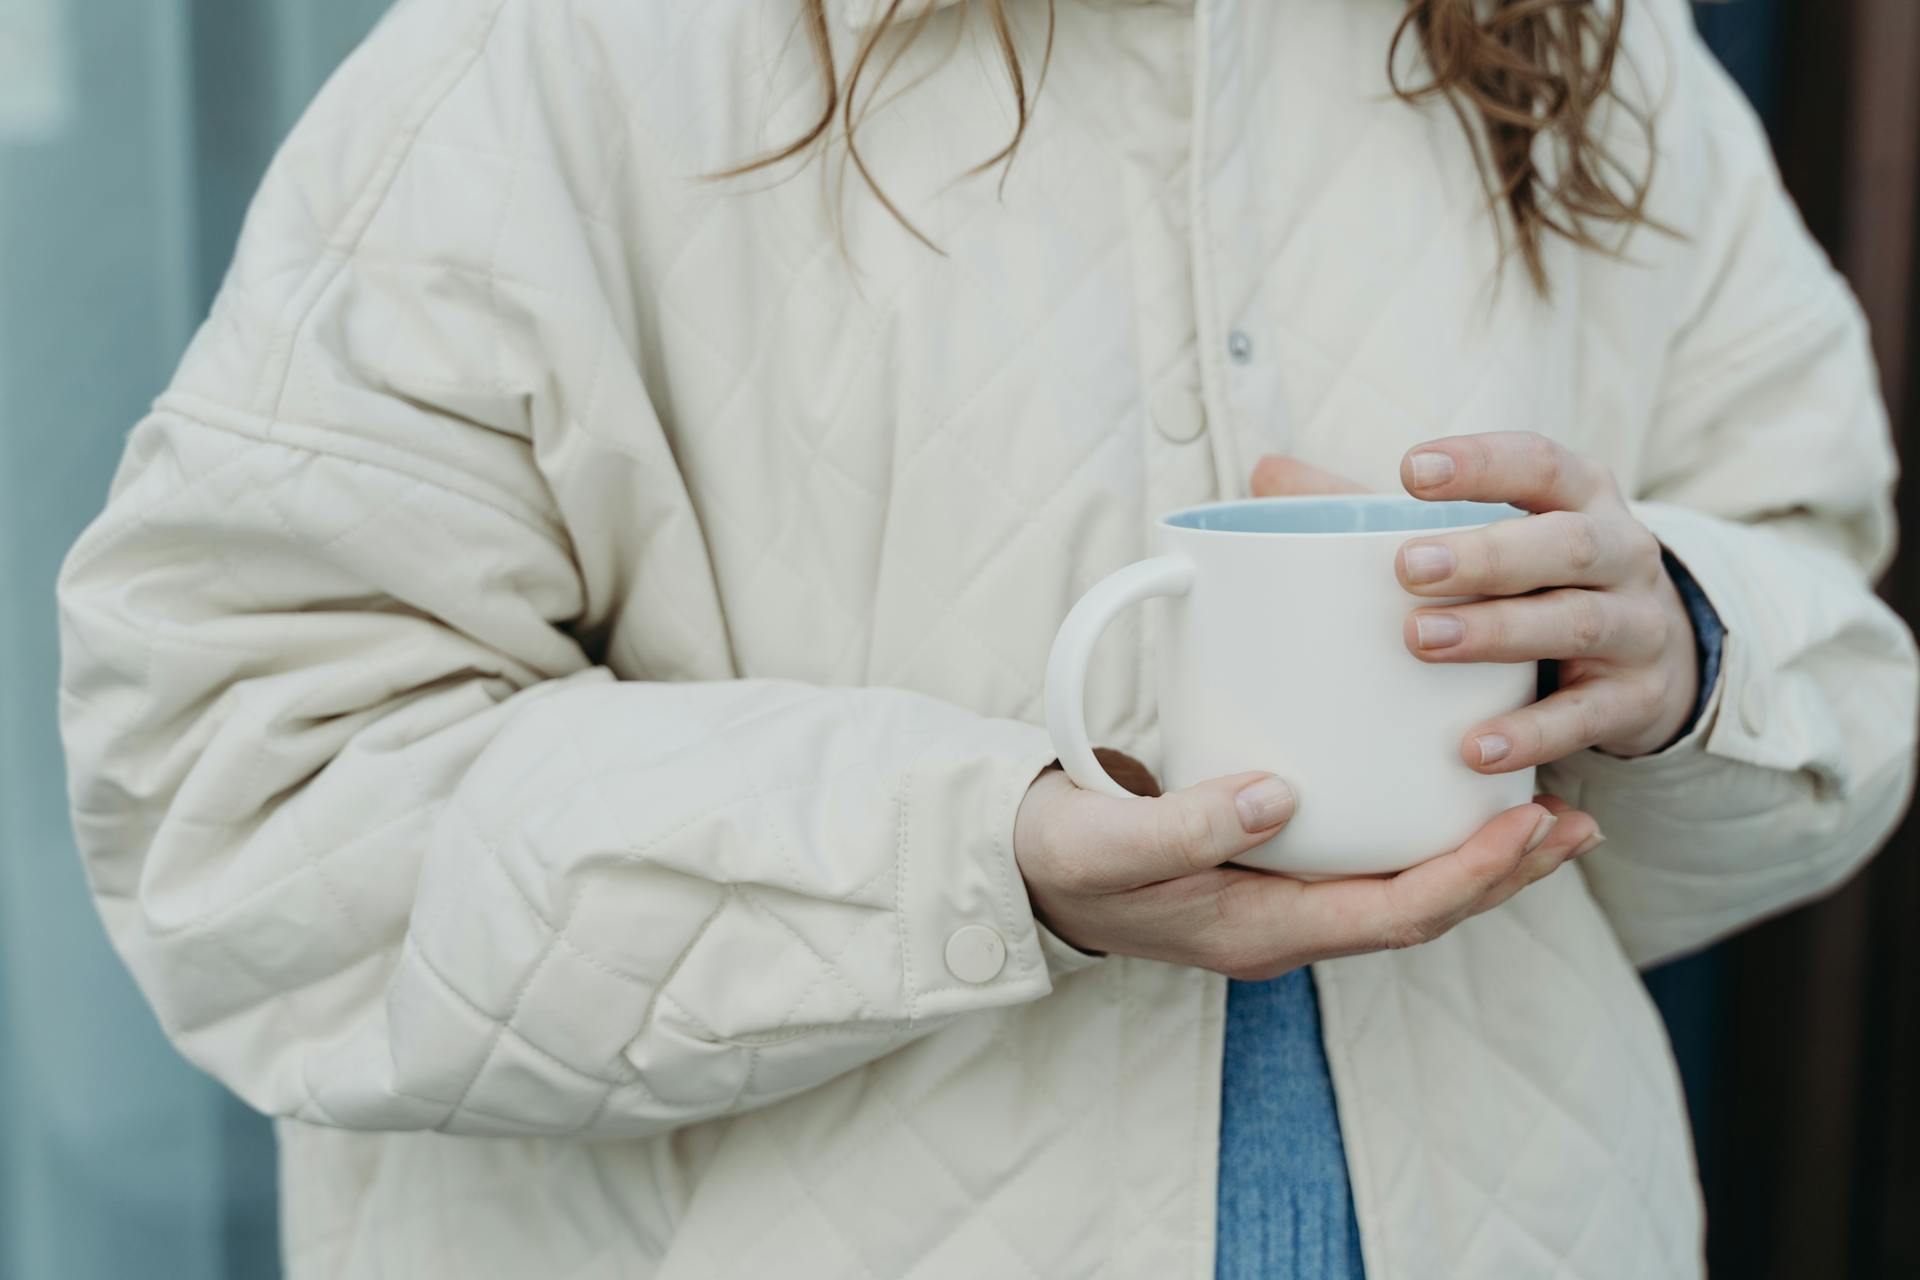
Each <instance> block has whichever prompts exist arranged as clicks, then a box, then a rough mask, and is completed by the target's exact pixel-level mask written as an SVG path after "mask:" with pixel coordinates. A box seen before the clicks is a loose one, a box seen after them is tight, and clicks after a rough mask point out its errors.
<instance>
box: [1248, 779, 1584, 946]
mask: <svg viewBox="0 0 1920 1280" xmlns="http://www.w3.org/2000/svg"><path fill="white" fill-rule="evenodd" d="M1557 827H1558V821H1557V820H1556V818H1555V816H1554V815H1553V814H1552V813H1550V812H1548V811H1547V810H1546V809H1545V808H1544V807H1542V806H1541V805H1537V804H1525V805H1520V806H1519V807H1518V808H1514V809H1509V810H1507V811H1506V812H1505V813H1502V814H1500V815H1499V816H1498V817H1496V818H1494V819H1493V820H1492V821H1491V822H1489V823H1487V824H1486V825H1485V826H1483V827H1482V828H1480V830H1479V831H1477V832H1475V833H1474V835H1473V836H1472V837H1471V838H1470V839H1469V840H1468V841H1467V842H1466V843H1465V844H1463V845H1461V846H1460V847H1459V848H1458V849H1456V850H1454V851H1453V852H1452V853H1447V854H1442V855H1441V856H1439V857H1437V858H1433V859H1430V860H1429V861H1427V862H1423V863H1421V864H1420V865H1419V866H1417V867H1413V868H1411V869H1409V870H1407V871H1402V872H1401V873H1400V874H1399V875H1396V876H1392V877H1387V878H1378V879H1351V880H1327V881H1321V882H1318V883H1313V884H1304V885H1303V884H1300V883H1298V882H1296V881H1290V880H1286V879H1285V878H1284V877H1266V882H1263V881H1257V880H1253V881H1241V882H1237V883H1235V884H1234V885H1232V886H1231V889H1230V892H1231V893H1232V895H1234V898H1235V899H1236V901H1235V902H1234V904H1233V905H1234V909H1233V910H1232V911H1231V912H1229V913H1225V914H1227V915H1228V916H1229V918H1230V919H1231V920H1232V921H1233V922H1234V927H1235V929H1236V931H1243V932H1246V933H1248V934H1250V935H1251V936H1253V937H1255V938H1265V939H1268V940H1269V941H1268V943H1267V944H1266V945H1267V947H1268V949H1269V950H1268V951H1267V952H1262V951H1260V950H1259V947H1258V946H1257V945H1256V946H1248V945H1246V943H1245V942H1244V940H1243V939H1240V938H1235V937H1229V938H1227V939H1225V941H1224V945H1225V947H1226V949H1227V952H1228V954H1229V955H1233V956H1242V955H1244V957H1245V959H1244V960H1243V961H1241V962H1240V967H1242V968H1249V969H1258V968H1260V967H1261V966H1262V965H1263V964H1276V963H1284V962H1285V961H1286V960H1287V958H1288V957H1289V956H1294V955H1297V954H1305V955H1309V956H1312V957H1316V958H1318V957H1330V956H1341V955H1356V954H1359V953H1361V952H1365V951H1378V950H1382V949H1384V948H1389V947H1402V946H1412V945H1414V944H1415V943H1418V942H1423V941H1426V940H1428V939H1431V938H1435V937H1438V936H1439V935H1440V934H1441V933H1444V932H1445V931H1446V930H1447V929H1448V928H1450V927H1452V925H1453V923H1454V922H1456V921H1459V920H1462V919H1465V918H1466V916H1467V915H1469V914H1470V913H1471V912H1472V909H1473V904H1474V903H1476V902H1477V901H1479V900H1480V899H1481V898H1482V897H1484V896H1485V895H1486V894H1488V893H1491V892H1493V891H1494V889H1495V888H1496V887H1497V886H1499V885H1500V884H1501V882H1503V881H1504V880H1505V879H1506V878H1507V877H1508V876H1510V875H1512V874H1513V872H1514V870H1515V869H1516V868H1517V867H1519V865H1520V861H1521V859H1522V858H1523V857H1525V856H1526V854H1527V852H1528V851H1529V850H1530V849H1533V848H1538V847H1539V846H1540V845H1542V844H1544V843H1546V842H1547V841H1548V840H1549V839H1551V838H1552V836H1553V833H1554V831H1555V829H1556V828H1557ZM1269 882H1270V883H1269ZM1293 963H1299V961H1298V960H1297V959H1296V960H1294V961H1293Z"/></svg>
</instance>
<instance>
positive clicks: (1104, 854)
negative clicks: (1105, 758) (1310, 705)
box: [1014, 768, 1602, 981]
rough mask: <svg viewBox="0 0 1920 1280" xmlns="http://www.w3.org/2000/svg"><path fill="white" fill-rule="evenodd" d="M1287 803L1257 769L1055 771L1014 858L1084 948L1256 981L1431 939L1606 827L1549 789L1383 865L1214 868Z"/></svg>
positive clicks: (1275, 820)
mask: <svg viewBox="0 0 1920 1280" xmlns="http://www.w3.org/2000/svg"><path fill="white" fill-rule="evenodd" d="M1293 811H1294V798H1293V793H1292V792H1291V791H1290V790H1289V789H1288V788H1287V785H1286V783H1284V782H1282V781H1281V780H1280V779H1279V778H1276V777H1274V776H1273V775H1272V774H1267V773H1242V774H1236V775H1234V776H1232V777H1227V778H1215V779H1214V780H1212V781H1210V782H1202V783H1199V784H1197V785H1195V786H1191V787H1187V788H1186V789H1184V790H1181V791H1175V792H1171V793H1169V794H1167V795H1160V796H1153V797H1132V798H1127V799H1120V798H1118V797H1115V796H1107V795H1101V794H1099V793H1097V792H1093V791H1083V790H1081V789H1080V788H1079V787H1076V786H1075V785H1074V784H1073V782H1072V780H1070V779H1069V778H1068V777H1067V775H1066V774H1064V773H1062V772H1061V771H1060V770H1059V769H1058V768H1052V769H1048V770H1047V771H1046V772H1044V773H1042V774H1041V775H1040V776H1039V777H1038V778H1036V779H1034V782H1033V785H1032V786H1031V787H1029V788H1028V790H1027V795H1026V798H1025V799H1024V800H1023V801H1022V802H1021V805H1020V812H1019V815H1018V817H1017V818H1016V819H1015V823H1014V854H1015V857H1016V859H1017V860H1018V862H1019V864H1020V873H1021V875H1022V876H1023V877H1025V879H1026V882H1027V895H1028V897H1029V899H1030V900H1031V901H1032V904H1033V911H1034V915H1035V917H1036V918H1038V919H1039V920H1040V922H1041V923H1042V924H1044V925H1046V926H1047V927H1048V928H1049V929H1051V930H1053V932H1054V933H1055V934H1056V935H1058V936H1059V937H1060V938H1061V939H1063V940H1064V941H1066V942H1068V943H1071V944H1072V945H1074V946H1076V947H1079V948H1080V949H1081V950H1083V951H1094V952H1111V953H1115V954H1119V955H1132V956H1142V957H1145V958H1147V959H1151V960H1165V961H1169V962H1172V963H1174V964H1185V965H1193V966H1196V967H1198V968H1203V969H1212V970H1215V971H1217V972H1219V973H1224V974H1226V975H1227V976H1228V977H1232V978H1239V979H1242V980H1246V981H1259V980H1263V979H1266V978H1274V977H1278V976H1279V975H1281V974H1283V973H1286V972H1288V971H1289V970H1291V969H1297V968H1299V967H1300V966H1301V965H1306V964H1312V963H1314V962H1315V961H1318V960H1327V959H1331V958H1333V957H1335V956H1347V955H1355V954H1358V953H1360V952H1366V951H1383V950H1387V949H1390V948H1399V947H1411V946H1416V945H1418V944H1420V943H1422V942H1429V941H1431V940H1433V939H1434V938H1437V937H1439V936H1440V935H1441V934H1443V933H1445V932H1446V931H1447V930H1449V929H1451V928H1452V927H1453V926H1454V925H1456V924H1459V923H1460V922H1461V921H1462V920H1465V919H1467V918H1468V917H1469V916H1473V915H1477V914H1479V913H1480V912H1482V911H1486V910H1489V909H1490V908H1493V907H1497V906H1499V905H1500V904H1501V903H1503V902H1505V901H1506V900H1507V899H1508V898H1511V897H1512V896H1513V895H1514V894H1516V893H1518V892H1520V890H1522V889H1524V888H1526V887H1527V886H1528V885H1530V884H1532V883H1533V882H1534V881H1536V880H1539V879H1542V878H1543V877H1545V876H1547V875H1549V874H1551V873H1552V872H1553V871H1555V870H1556V869H1557V868H1559V866H1560V865H1561V864H1562V863H1564V862H1566V861H1568V860H1569V859H1571V858H1575V857H1578V856H1579V855H1581V854H1583V853H1586V852H1587V851H1588V850H1590V849H1592V848H1593V847H1594V846H1596V845H1598V844H1599V843H1600V841H1601V838H1602V837H1601V836H1600V828H1599V825H1598V824H1597V823H1596V822H1595V821H1594V820H1593V818H1592V817H1591V816H1589V815H1587V814H1585V813H1581V812H1579V811H1578V810H1576V809H1571V808H1569V807H1567V805H1566V804H1565V803H1563V802H1562V801H1560V800H1558V799H1556V798H1553V797H1550V796H1549V797H1541V798H1540V799H1539V800H1538V801H1537V802H1536V803H1534V804H1524V805H1520V806H1519V807H1517V808H1513V809H1509V810H1507V811H1506V812H1505V813H1502V814H1500V815H1499V816H1498V817H1496V818H1494V819H1493V821H1491V822H1489V823H1487V825H1486V826H1484V827H1482V828H1480V830H1479V831H1477V832H1475V833H1474V835H1473V837H1472V838H1471V839H1469V840H1468V841H1467V842H1466V843H1465V844H1463V845H1461V846H1460V847H1459V848H1458V849H1455V850H1454V851H1453V852H1452V853H1446V854H1442V855H1440V856H1439V857H1437V858H1433V859H1431V860H1430V861H1427V862H1423V863H1421V864H1420V865H1419V866H1416V867H1412V868H1409V869H1408V870H1406V871H1402V872H1400V873H1399V874H1398V875H1394V876H1382V877H1368V878H1359V879H1350V880H1325V881H1319V882H1316V883H1311V884H1309V883H1305V882H1302V881H1299V880H1294V879H1291V878H1289V877H1286V876H1280V875H1273V874H1270V873H1267V872H1263V871H1251V870H1248V869H1246V868H1243V867H1232V866H1227V865H1224V864H1226V863H1227V862H1228V861H1229V860H1230V859H1232V858H1235V857H1237V856H1239V855H1240V854H1242V853H1244V852H1246V851H1247V850H1249V849H1251V848H1253V847H1254V846H1255V845H1257V844H1259V843H1261V842H1262V841H1263V840H1266V839H1268V838H1270V837H1271V836H1272V835H1273V834H1274V833H1275V832H1276V831H1278V830H1280V828H1282V827H1283V826H1285V825H1286V823H1287V820H1288V819H1289V818H1291V817H1292V816H1293Z"/></svg>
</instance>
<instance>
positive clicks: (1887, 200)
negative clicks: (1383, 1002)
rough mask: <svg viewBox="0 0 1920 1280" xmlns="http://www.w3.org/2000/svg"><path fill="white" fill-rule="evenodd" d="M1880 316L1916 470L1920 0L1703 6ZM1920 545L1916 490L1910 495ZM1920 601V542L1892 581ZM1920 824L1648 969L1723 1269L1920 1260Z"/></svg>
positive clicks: (1913, 604)
mask: <svg viewBox="0 0 1920 1280" xmlns="http://www.w3.org/2000/svg"><path fill="white" fill-rule="evenodd" d="M1694 11H1695V14H1696V16H1697V17H1698V19H1699V23H1700V28H1701V31H1702V32H1703V34H1704V35H1705V36H1706V38H1707V40H1708V42H1709V43H1710V44H1712V46H1713V47H1714V50H1715V52H1716V53H1717V54H1718V55H1719V56H1720V58H1721V60H1722V62H1723V63H1725V64H1726V66H1727V67H1728V69H1729V70H1730V71H1732V73H1733V74H1734V76H1735V78H1736V79H1737V80H1739V82H1740V84H1741V87H1742V88H1743V89H1745V90H1746V92H1747V94H1748V96H1749V97H1750V98H1751V99H1752V100H1753V102H1754V104H1755V105H1756V107H1757V108H1758V109H1759V111H1760V114H1761V116H1762V117H1763V118H1764V119H1765V120H1766V122H1767V127H1768V131H1769V133H1770V134H1771V136H1772V138H1773V142H1774V147H1775V151H1776V153H1777V155H1778V157H1779V160H1780V164H1781V170H1782V173H1783V175H1784V176H1785V178H1786V182H1787V186H1788V188H1789V189H1790V190H1791V191H1792V192H1793V195H1794V198H1795V199H1796V200H1797V201H1798V202H1799V205H1800V208H1801V211H1802V213H1803V215H1804V216H1805V218H1806V221H1807V225H1808V227H1809V228H1810V229H1811V230H1812V232H1813V234H1814V235H1815V236H1816V237H1817V238H1818V239H1819V240H1820V242H1821V244H1822V245H1823V246H1825V248H1826V249H1827V252H1828V253H1829V254H1830V255H1832V257H1833V259H1834V262H1835V264H1836V265H1837V266H1838V267H1839V268H1840V269H1841V270H1842V271H1843V272H1845V273H1846V275H1847V277H1848V278H1849V280H1850V281H1851V282H1852V284H1853V286H1854V289H1855V291H1856V292H1857V293H1858V294H1859V295H1860V298H1861V302H1862V304H1863V306H1864V307H1865V309H1866V311H1867V315H1868V318H1869V320H1870V321H1871V323H1872V325H1873V331H1874V350H1875V354H1876V356H1877V357H1878V360H1879V365H1880V373H1881V380H1882V384H1883V386H1884V387H1885V390H1886V394H1887V399H1888V403H1889V407H1890V409H1891V411H1892V417H1893V426H1894V432H1895V435H1896V439H1897V443H1898V445H1899V447H1900V452H1901V455H1902V458H1903V461H1904V463H1905V466H1906V467H1907V469H1909V470H1915V469H1920V458H1916V455H1915V452H1914V451H1915V449H1916V447H1917V442H1920V415H1917V414H1916V402H1917V401H1920V396H1916V395H1915V394H1912V388H1913V377H1914V374H1915V372H1916V369H1920V361H1917V360H1916V351H1915V348H1914V345H1913V342H1912V337H1911V335H1912V334H1913V332H1914V325H1915V323H1916V319H1917V318H1920V272H1916V270H1915V264H1916V259H1915V244H1916V240H1917V239H1920V207H1917V205H1916V192H1917V191H1920V180H1917V175H1920V2H1917V0H1728V2H1727V3H1716V4H1699V5H1696V6H1695V10H1694ZM1900 512H1901V524H1902V527H1903V530H1904V533H1905V536H1904V538H1903V541H1904V542H1905V543H1906V545H1908V546H1910V547H1920V487H1917V486H1915V485H1913V484H1911V483H1903V484H1902V487H1901V492H1900ZM1882 593H1883V594H1884V595H1885V596H1886V598H1887V599H1888V601H1889V602H1891V603H1892V604H1893V605H1894V607H1895V608H1897V609H1899V610H1900V611H1901V613H1902V614H1903V615H1904V616H1905V617H1906V618H1907V619H1908V620H1909V622H1912V621H1914V620H1915V619H1916V618H1920V552H1911V553H1907V554H1903V555H1902V556H1901V557H1900V559H1899V560H1898V561H1896V562H1895V564H1894V566H1893V569H1892V571H1891V573H1890V574H1889V575H1888V577H1887V580H1886V583H1885V584H1884V586H1883V588H1882ZM1916 839H1920V824H1916V823H1915V822H1914V821H1913V820H1911V819H1910V820H1909V821H1908V823H1907V824H1906V825H1905V826H1904V827H1903V828H1902V829H1901V831H1900V832H1899V833H1897V834H1896V835H1895V837H1894V839H1893V841H1892V842H1891V844H1890V845H1889V847H1888V848H1887V850H1886V851H1885V853H1883V854H1882V855H1881V857H1880V858H1879V860H1878V861H1877V862H1875V863H1874V865H1873V866H1872V867H1870V868H1869V869H1868V871H1867V872H1866V874H1865V875H1863V876H1862V877H1861V878H1859V879H1858V880H1856V881H1855V882H1854V883H1853V884H1851V885H1849V886H1847V887H1846V888H1844V889H1843V890H1841V891H1840V892H1839V893H1836V894H1835V895H1833V896H1832V897H1831V898H1829V899H1827V900H1826V901H1824V902H1821V903H1818V904H1816V905H1814V906H1812V907H1810V908H1808V909H1806V910H1802V911H1798V912H1795V913H1793V914H1792V915H1789V916H1786V917H1784V918H1782V919H1780V920H1776V921H1773V922H1771V923H1768V924H1766V925H1763V926H1761V927H1760V928H1758V929H1755V930H1753V931H1751V932H1749V933H1747V934H1744V935H1742V936H1740V937H1738V938H1735V939H1733V940H1731V941H1730V942H1728V943H1726V944H1724V945H1722V946H1720V947H1718V948H1715V949H1714V950H1713V951H1710V952H1708V953H1706V954H1705V955H1702V956H1697V957H1694V958H1692V959H1688V960H1683V961H1680V962H1678V963H1676V964H1672V965H1668V966H1666V967H1665V968H1663V969H1660V970H1658V971H1656V972H1653V973H1650V974H1649V975H1647V985H1648V987H1649V988H1650V989H1651V990H1652V991H1653V993H1654V998H1655V1000H1656V1001H1657V1002H1658V1003H1659V1005H1660V1008H1661V1012H1662V1014H1663V1015H1664V1016H1665V1017H1666V1019H1667V1022H1668V1027H1669V1029H1670V1031H1671V1033H1672V1036H1673V1041H1674V1049H1675V1055H1676V1057H1677V1058H1678V1059H1679V1062H1680V1066H1681V1073H1682V1077H1683V1079H1684V1080H1685V1082H1686V1085H1687V1096H1688V1105H1689V1108H1690V1109H1691V1111H1692V1113H1693V1118H1694V1125H1695V1136H1696V1140H1697V1142H1698V1145H1699V1149H1700V1159H1701V1174H1702V1180H1703V1182H1704V1184H1705V1187H1706V1195H1707V1213H1708V1256H1709V1262H1710V1268H1711V1271H1712V1273H1713V1274H1714V1275H1715V1276H1716V1277H1737V1278H1739V1280H1747V1278H1748V1277H1759V1278H1766V1280H1771V1278H1774V1277H1777V1278H1779V1280H1803V1278H1807V1280H1828V1278H1830V1277H1831V1278H1835V1280H1838V1278H1841V1277H1874V1278H1876V1280H1877V1278H1881V1277H1884V1278H1886V1280H1894V1278H1895V1277H1899V1278H1902V1280H1909V1278H1913V1277H1920V1160H1917V1159H1916V1156H1917V1154H1920V860H1917V859H1916V853H1920V850H1916V847H1915V846H1916Z"/></svg>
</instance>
